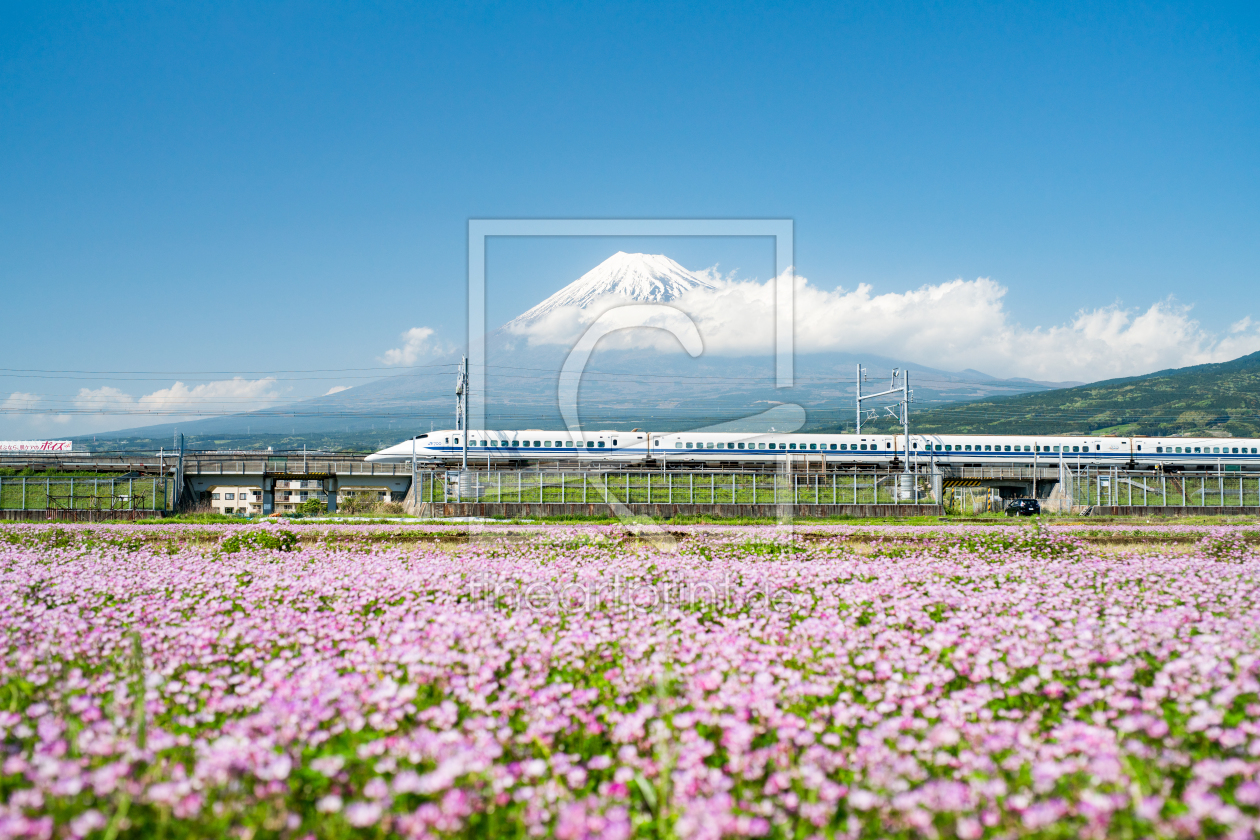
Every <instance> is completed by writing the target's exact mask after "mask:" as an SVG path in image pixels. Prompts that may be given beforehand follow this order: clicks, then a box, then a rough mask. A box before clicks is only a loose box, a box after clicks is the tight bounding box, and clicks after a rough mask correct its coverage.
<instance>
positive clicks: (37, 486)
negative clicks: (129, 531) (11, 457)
mask: <svg viewBox="0 0 1260 840" xmlns="http://www.w3.org/2000/svg"><path fill="white" fill-rule="evenodd" d="M174 489H175V488H174V484H173V483H172V481H171V480H170V479H169V478H163V477H152V478H149V477H146V478H44V477H40V476H0V510H99V511H109V510H117V511H123V510H127V511H130V510H154V511H156V510H169V509H170V507H171V504H172V503H173V502H174Z"/></svg>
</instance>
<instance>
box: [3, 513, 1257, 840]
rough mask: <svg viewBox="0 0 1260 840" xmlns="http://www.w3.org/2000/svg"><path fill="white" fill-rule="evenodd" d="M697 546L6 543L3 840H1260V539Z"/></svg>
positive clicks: (261, 539) (297, 536) (352, 536)
mask: <svg viewBox="0 0 1260 840" xmlns="http://www.w3.org/2000/svg"><path fill="white" fill-rule="evenodd" d="M290 534H291V536H290ZM673 538H674V541H673V542H672V543H667V542H660V541H653V540H648V539H640V538H638V537H635V536H633V535H629V534H626V533H624V532H623V531H622V530H620V529H616V528H610V527H583V528H560V527H554V526H539V527H509V526H493V527H486V528H480V529H478V530H477V531H476V532H475V533H473V534H471V535H469V534H456V533H453V532H450V531H449V529H443V528H440V527H436V526H429V527H424V526H417V527H411V526H407V527H403V528H399V527H393V528H379V527H378V528H373V527H370V526H368V527H357V526H327V525H324V526H312V525H307V526H292V527H289V528H287V532H284V531H280V530H279V529H278V528H277V527H276V526H261V527H254V526H250V527H245V526H174V527H163V526H156V527H155V526H91V527H88V526H84V527H77V528H76V527H69V528H66V527H63V528H55V529H54V528H49V527H43V526H29V525H28V526H11V527H7V528H2V529H0V645H2V655H0V838H11V837H12V838H16V837H38V838H48V837H99V838H109V840H114V838H124V837H125V838H140V837H144V838H150V837H153V838H157V837H169V838H178V837H240V838H264V837H267V838H270V837H276V838H304V837H330V838H331V837H347V838H349V837H364V838H369V837H371V838H376V837H385V836H399V837H486V838H491V837H495V838H497V837H558V838H564V839H565V840H575V839H576V838H587V837H592V838H593V837H607V838H629V837H680V838H720V837H763V836H767V837H784V838H789V837H790V838H807V837H828V838H830V837H932V838H935V837H940V838H949V837H959V838H980V837H1063V838H1067V837H1128V838H1136V837H1200V836H1228V837H1253V836H1255V834H1256V833H1257V827H1258V826H1260V816H1258V814H1260V810H1258V807H1260V775H1258V774H1260V722H1258V719H1260V693H1258V692H1260V681H1258V678H1260V603H1258V601H1260V589H1258V584H1260V574H1258V573H1260V555H1257V554H1256V552H1255V549H1256V546H1258V545H1260V531H1256V530H1252V529H1249V528H1247V529H1243V528H1240V529H1205V528H1199V529H1194V528H1190V527H1188V526H1180V527H1177V526H1172V527H1164V528H1161V527H1158V526H1153V527H1147V528H1144V529H1143V531H1142V532H1141V533H1140V534H1130V533H1125V532H1123V531H1115V530H1107V529H1092V530H1084V529H1076V528H1059V527H1055V528H1048V529H1044V530H1041V529H1036V528H1028V527H1023V526H1013V527H1011V526H995V527H986V528H963V527H952V528H951V527H944V526H943V527H941V528H938V529H931V530H929V529H916V528H913V527H898V528H888V529H882V530H881V529H879V528H872V527H868V528H858V527H851V526H843V527H841V526H833V527H816V528H809V527H798V528H797V529H796V530H795V531H788V530H779V529H775V528H769V527H764V528H761V527H745V528H734V527H732V528H725V529H720V528H715V529H706V528H700V527H691V528H677V529H674V531H673Z"/></svg>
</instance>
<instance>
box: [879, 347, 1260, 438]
mask: <svg viewBox="0 0 1260 840" xmlns="http://www.w3.org/2000/svg"><path fill="white" fill-rule="evenodd" d="M864 427H865V424H864ZM870 428H871V430H872V431H876V430H885V431H892V430H893V425H892V424H891V423H890V422H886V421H884V420H879V421H874V422H872V423H871V424H870ZM911 431H912V432H923V433H938V434H962V433H968V434H1118V435H1150V436H1169V435H1199V436H1219V437H1260V353H1252V354H1251V355H1249V356H1243V357H1242V358H1239V359H1234V360H1233V361H1232V362H1222V363H1220V364H1211V365H1196V366H1194V367H1188V368H1180V369H1176V370H1161V371H1159V372H1157V373H1151V374H1147V375H1146V376H1133V377H1128V378H1126V379H1110V380H1107V381H1105V382H1094V383H1092V384H1089V385H1081V386H1078V387H1076V388H1063V389H1060V390H1055V391H1043V392H1040V393H1036V394H1021V395H1018V396H1014V397H998V398H994V399H986V400H979V401H976V402H968V403H958V404H955V405H950V406H942V407H940V408H933V409H929V410H926V411H923V412H921V413H915V414H913V415H912V420H911Z"/></svg>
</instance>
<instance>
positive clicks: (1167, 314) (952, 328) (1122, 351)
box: [516, 276, 1260, 381]
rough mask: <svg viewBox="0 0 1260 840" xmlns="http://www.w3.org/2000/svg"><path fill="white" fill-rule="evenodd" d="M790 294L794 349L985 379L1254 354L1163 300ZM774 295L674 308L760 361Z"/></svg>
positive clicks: (970, 287)
mask: <svg viewBox="0 0 1260 840" xmlns="http://www.w3.org/2000/svg"><path fill="white" fill-rule="evenodd" d="M795 288H796V330H795V343H796V352H798V353H816V352H824V351H846V352H856V353H869V354H871V355H881V356H886V357H889V358H893V359H903V360H906V361H911V362H917V363H919V364H926V365H930V366H932V367H937V368H944V369H948V370H962V369H964V368H975V369H978V370H983V371H985V372H987V373H990V374H993V375H996V376H1023V377H1028V378H1031V379H1052V380H1072V379H1075V380H1082V381H1096V380H1099V379H1107V378H1111V377H1115V376H1128V375H1134V374H1140V373H1149V372H1151V371H1155V370H1160V369H1163V368H1171V367H1183V366H1186V365H1194V364H1202V363H1205V362H1220V361H1227V360H1229V359H1233V358H1237V357H1238V356H1241V355H1244V354H1246V353H1250V352H1254V351H1256V350H1260V324H1256V323H1253V322H1252V320H1251V318H1250V317H1244V318H1243V319H1241V320H1240V321H1238V322H1237V323H1235V324H1234V325H1233V326H1232V327H1231V329H1230V332H1229V334H1228V335H1227V336H1218V335H1215V334H1213V333H1211V332H1209V331H1208V330H1205V329H1204V328H1203V327H1202V325H1201V324H1199V322H1198V321H1196V320H1194V319H1193V318H1191V317H1190V309H1189V307H1186V306H1181V305H1179V304H1177V303H1176V302H1175V301H1173V300H1171V299H1170V300H1164V301H1159V302H1156V303H1154V304H1152V305H1150V306H1149V307H1148V308H1147V309H1146V310H1145V311H1142V310H1136V309H1126V308H1123V307H1121V306H1119V305H1111V306H1102V307H1098V308H1095V309H1089V310H1081V311H1080V312H1078V313H1077V314H1076V316H1075V317H1074V318H1073V319H1072V320H1071V321H1070V322H1068V323H1065V324H1054V325H1049V326H1034V327H1025V326H1023V325H1021V324H1017V323H1014V322H1012V320H1011V319H1010V317H1009V315H1008V314H1007V312H1006V310H1005V308H1004V306H1003V298H1004V297H1005V295H1006V292H1007V290H1006V288H1005V287H1003V286H1002V285H1001V284H999V283H996V282H994V281H993V280H990V279H988V278H983V277H982V278H979V279H977V280H953V281H950V282H948V283H940V284H935V285H925V286H921V287H920V288H918V289H913V290H910V291H907V292H892V293H887V294H879V295H877V294H873V293H872V289H871V287H870V286H868V285H865V284H863V285H860V286H858V287H857V288H856V289H852V290H847V289H843V288H838V289H835V290H833V291H827V290H824V289H820V288H818V287H816V286H813V285H811V284H810V283H809V281H808V280H807V279H805V278H803V277H799V276H798V277H797V278H796V283H795ZM773 292H774V286H773V284H772V283H757V282H755V281H736V280H732V279H726V280H721V281H720V282H719V284H718V287H717V288H716V289H711V290H710V289H698V290H695V291H692V292H689V293H688V294H686V295H684V296H683V297H682V298H680V299H679V300H678V301H677V302H676V303H675V305H676V306H677V307H678V308H680V309H682V310H684V311H685V312H687V313H688V314H690V315H691V316H692V317H693V318H694V319H695V320H696V322H697V324H698V326H699V328H700V334H701V336H702V337H703V339H704V344H705V352H706V353H711V354H717V355H732V356H743V355H763V354H769V353H771V352H773V337H774V306H773V302H774V299H773ZM612 303H613V302H612V301H601V302H600V305H599V306H596V307H591V308H590V309H588V310H585V311H582V310H576V309H574V310H572V311H569V310H560V311H556V312H554V313H551V314H550V315H549V316H548V317H547V318H545V319H543V320H541V321H539V322H537V323H534V324H527V325H524V326H522V327H520V328H518V329H517V330H516V332H518V333H519V334H521V335H523V336H525V337H526V338H527V339H528V340H529V342H530V343H531V344H568V343H570V342H572V341H573V339H574V338H575V337H576V336H577V335H578V334H580V333H581V331H582V330H583V329H584V328H585V327H586V325H587V324H589V323H590V321H592V320H593V319H594V318H595V317H596V315H597V314H598V313H599V312H601V311H603V310H605V309H607V308H608V306H609V305H611V304H612ZM627 326H630V324H627ZM601 347H607V348H610V349H611V348H621V349H629V348H634V347H652V348H655V349H659V350H676V349H678V348H677V344H676V342H675V341H674V339H673V338H672V337H671V336H667V335H665V334H664V333H661V332H659V331H645V330H627V331H625V332H623V333H620V334H619V335H617V336H615V337H610V338H609V339H606V340H605V343H603V344H601Z"/></svg>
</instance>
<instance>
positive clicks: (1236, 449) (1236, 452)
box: [1234, 446, 1238, 455]
mask: <svg viewBox="0 0 1260 840" xmlns="http://www.w3.org/2000/svg"><path fill="white" fill-rule="evenodd" d="M1234 454H1235V455H1237V454H1238V447H1237V446H1235V447H1234Z"/></svg>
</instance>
